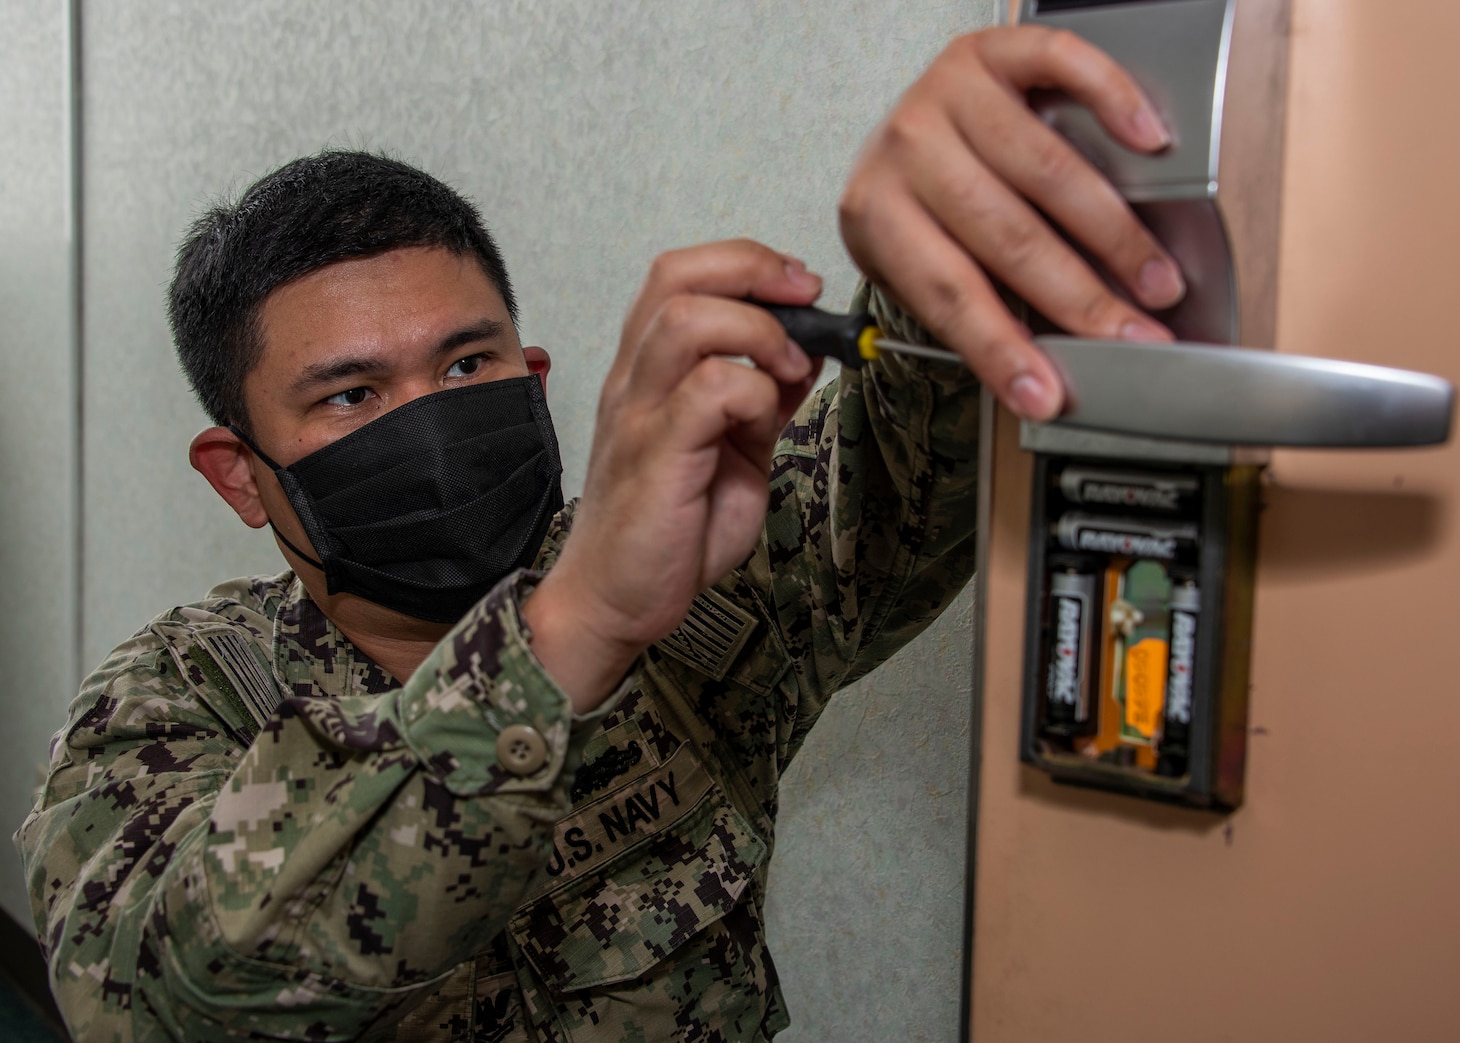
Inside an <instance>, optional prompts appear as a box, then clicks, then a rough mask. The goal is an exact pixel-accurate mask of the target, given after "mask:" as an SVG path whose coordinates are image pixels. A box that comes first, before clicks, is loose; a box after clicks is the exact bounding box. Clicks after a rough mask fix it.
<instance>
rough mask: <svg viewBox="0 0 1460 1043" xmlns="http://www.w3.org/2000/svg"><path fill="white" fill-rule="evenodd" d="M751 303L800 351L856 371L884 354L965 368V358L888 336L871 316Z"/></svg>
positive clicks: (941, 349)
mask: <svg viewBox="0 0 1460 1043" xmlns="http://www.w3.org/2000/svg"><path fill="white" fill-rule="evenodd" d="M749 303H751V304H754V305H755V306H756V307H759V308H764V309H765V310H766V311H768V312H770V313H771V315H772V316H773V317H774V318H775V320H776V321H777V322H779V323H780V324H781V325H782V326H784V327H785V329H786V336H788V337H790V338H791V339H792V340H794V341H795V342H796V343H797V344H799V345H801V350H802V351H804V352H806V354H808V355H813V356H815V355H821V356H825V357H826V358H829V359H836V360H837V361H838V362H840V363H841V364H842V365H843V366H850V367H852V368H853V369H858V368H860V367H861V366H862V364H863V363H865V362H867V361H869V360H871V359H875V358H876V357H877V356H878V355H879V354H880V353H882V352H884V351H891V352H893V353H895V354H900V355H916V356H917V357H918V358H922V359H934V360H936V361H938V362H951V363H953V364H954V365H955V366H961V365H963V359H962V358H960V357H959V356H958V355H955V354H954V353H953V352H951V351H947V350H945V349H943V348H930V347H927V346H926V345H923V344H909V343H907V342H906V341H901V340H893V339H892V338H890V337H887V336H885V335H884V334H883V333H882V330H881V329H880V328H879V327H878V326H877V324H876V323H875V322H873V321H872V316H870V315H867V314H860V315H858V314H853V315H838V314H836V313H835V312H829V311H823V310H822V309H820V308H815V307H812V306H811V305H803V306H796V305H789V304H766V303H765V302H764V301H750V302H749Z"/></svg>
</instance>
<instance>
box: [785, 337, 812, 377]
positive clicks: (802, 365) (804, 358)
mask: <svg viewBox="0 0 1460 1043" xmlns="http://www.w3.org/2000/svg"><path fill="white" fill-rule="evenodd" d="M786 358H788V359H790V360H791V364H792V365H793V366H794V367H795V368H797V369H810V368H811V356H809V355H807V354H806V351H805V349H803V348H802V347H801V345H799V344H797V343H796V342H795V341H794V340H792V339H791V338H790V337H787V338H786Z"/></svg>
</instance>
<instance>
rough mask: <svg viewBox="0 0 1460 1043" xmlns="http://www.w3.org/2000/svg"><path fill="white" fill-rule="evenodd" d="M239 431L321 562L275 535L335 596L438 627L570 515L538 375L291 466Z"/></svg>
mask: <svg viewBox="0 0 1460 1043" xmlns="http://www.w3.org/2000/svg"><path fill="white" fill-rule="evenodd" d="M232 430H233V432H234V433H235V434H237V435H238V436H239V437H240V438H242V439H243V441H244V442H245V443H246V444H247V445H248V446H249V448H250V449H252V450H253V451H254V452H255V453H257V454H258V457H259V459H260V460H262V461H263V462H264V463H265V464H267V465H268V466H269V467H271V468H273V470H274V474H275V475H276V476H277V477H278V479H279V484H280V485H281V486H283V489H284V493H285V495H286V496H288V497H289V503H290V505H291V506H292V507H293V508H294V513H295V514H297V515H298V516H299V521H300V523H301V524H303V526H304V531H305V532H306V533H308V534H309V541H310V542H311V543H312V544H314V548H315V551H316V552H317V553H318V554H319V556H320V560H319V561H315V560H314V559H312V558H310V557H309V556H308V555H306V554H304V553H303V552H301V551H300V550H299V548H298V547H295V546H294V545H293V544H292V543H290V542H289V541H288V540H286V539H284V537H283V535H282V534H280V535H279V538H280V539H281V540H283V541H284V545H285V546H287V547H288V548H289V549H290V550H292V551H293V552H294V553H295V554H298V555H299V556H300V557H301V558H303V559H304V560H305V561H307V562H309V563H310V564H311V565H314V566H315V567H316V568H319V569H321V570H322V571H323V572H324V575H325V582H326V584H327V589H328V592H329V593H331V594H337V593H341V592H343V593H347V594H358V595H359V596H360V597H362V598H366V599H367V600H370V601H373V602H375V603H376V604H378V605H384V606H385V607H386V608H391V609H395V610H396V611H397V612H403V613H405V614H406V615H408V616H415V617H416V618H417V619H426V620H430V621H431V622H434V623H455V622H456V621H457V620H459V619H460V618H461V617H462V616H463V615H465V614H466V610H467V609H469V608H471V606H472V605H474V604H475V603H476V602H477V601H478V600H480V598H481V597H482V595H484V594H486V593H487V591H489V590H491V588H492V587H493V586H495V585H496V583H497V581H498V580H500V579H502V578H503V577H504V576H506V575H508V574H509V573H510V572H512V571H513V570H514V569H518V568H526V567H527V566H529V565H531V564H532V561H533V559H534V558H535V557H536V556H537V552H538V550H539V549H540V548H541V547H542V541H543V538H544V537H545V536H546V535H547V529H548V523H549V522H551V521H552V518H553V515H554V514H556V513H557V512H558V510H559V509H561V508H562V506H563V493H562V486H561V484H560V480H561V478H562V474H563V467H562V463H561V461H560V460H559V458H558V441H557V436H556V435H555V434H554V432H553V423H552V418H551V417H550V416H549V415H548V409H547V401H546V399H544V397H543V392H542V383H541V381H540V380H539V379H538V377H536V376H526V377H511V378H508V379H506V380H493V381H488V382H487V383H484V384H473V385H471V386H470V387H463V388H453V389H452V390H450V391H439V392H436V393H435V394H431V395H423V396H422V397H420V398H417V399H414V400H412V401H410V402H407V403H406V404H405V405H403V406H401V407H399V408H398V409H392V410H391V411H390V412H389V413H386V414H385V415H384V416H382V417H380V418H379V419H378V420H372V421H371V422H370V423H368V424H366V425H365V426H364V427H361V428H357V429H356V430H354V431H351V432H350V433H349V434H348V435H346V436H345V437H343V438H341V439H339V440H338V441H335V442H331V443H330V444H329V445H327V446H325V447H324V448H323V449H319V450H317V451H315V452H313V453H310V454H309V455H308V456H306V457H304V458H303V459H302V460H297V461H295V462H294V463H292V464H290V465H289V466H288V467H281V466H279V465H278V464H276V463H275V462H274V461H273V460H270V459H269V458H268V457H267V456H266V455H264V453H262V452H260V450H259V448H258V447H257V446H255V445H254V444H253V443H252V442H251V441H249V439H248V438H247V437H246V436H245V435H244V434H243V432H241V431H239V430H238V429H237V428H233V429H232ZM272 524H273V523H272V522H270V525H272ZM274 531H275V532H276V533H277V532H278V529H277V528H275V529H274Z"/></svg>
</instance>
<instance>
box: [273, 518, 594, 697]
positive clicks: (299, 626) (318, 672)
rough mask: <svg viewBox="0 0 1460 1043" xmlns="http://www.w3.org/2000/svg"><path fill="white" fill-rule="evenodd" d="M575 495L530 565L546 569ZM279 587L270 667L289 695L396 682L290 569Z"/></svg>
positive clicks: (386, 687)
mask: <svg viewBox="0 0 1460 1043" xmlns="http://www.w3.org/2000/svg"><path fill="white" fill-rule="evenodd" d="M576 506H577V501H576V500H574V501H571V502H570V503H568V504H567V505H566V506H565V507H564V508H563V509H562V510H561V511H559V512H558V513H557V516H556V517H554V518H553V520H552V523H551V524H550V525H549V526H548V531H547V536H546V537H545V538H544V539H543V544H542V549H541V550H539V551H538V554H537V560H536V561H534V562H533V568H534V569H536V570H538V571H546V570H547V569H549V568H551V567H552V566H553V564H554V563H555V562H556V561H557V560H558V554H559V553H560V552H561V551H562V548H563V541H564V540H566V539H567V538H568V529H569V527H570V526H571V525H572V521H573V511H574V508H575V507H576ZM279 579H280V580H281V581H284V582H282V583H281V586H282V588H283V590H282V594H281V597H280V600H279V607H278V611H277V612H276V613H275V614H274V669H275V670H276V671H277V673H278V676H279V677H280V678H282V679H283V680H284V683H285V684H286V685H287V686H288V687H289V690H290V692H291V693H292V694H294V695H302V696H316V697H318V696H325V697H327V698H333V699H338V698H341V697H343V696H347V695H380V694H382V693H384V692H388V691H390V690H391V689H392V688H398V687H399V683H398V682H397V681H396V680H395V678H393V677H391V676H390V674H388V673H386V671H385V670H383V669H382V668H381V667H380V665H379V664H378V663H376V662H375V660H373V659H371V658H370V657H369V656H368V655H366V654H365V653H364V652H362V651H361V650H360V649H358V648H356V647H355V645H354V643H353V642H351V641H350V639H349V638H348V637H346V636H345V635H344V633H343V632H342V631H341V630H340V628H339V627H337V626H335V624H334V623H333V622H332V621H331V620H330V618H329V617H328V616H326V615H325V614H324V612H323V611H322V610H321V609H320V607H319V605H318V604H316V603H315V601H314V599H313V598H311V597H310V596H309V592H308V591H306V590H305V589H304V584H303V583H302V582H300V580H299V577H298V576H296V575H294V574H293V573H292V572H286V573H284V574H283V575H282V576H280V577H279Z"/></svg>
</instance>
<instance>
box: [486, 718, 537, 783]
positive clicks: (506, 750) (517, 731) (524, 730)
mask: <svg viewBox="0 0 1460 1043" xmlns="http://www.w3.org/2000/svg"><path fill="white" fill-rule="evenodd" d="M497 760H498V761H500V762H501V764H502V767H504V768H506V769H507V770H508V771H510V772H511V773H512V774H513V775H531V774H532V773H533V772H535V771H537V769H538V768H541V767H542V766H543V765H544V764H546V763H547V741H546V740H545V739H543V737H542V736H541V735H540V734H539V733H538V730H537V729H536V728H533V727H531V726H529V725H526V724H513V725H509V726H508V727H506V728H503V729H502V734H501V735H499V736H497Z"/></svg>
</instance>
